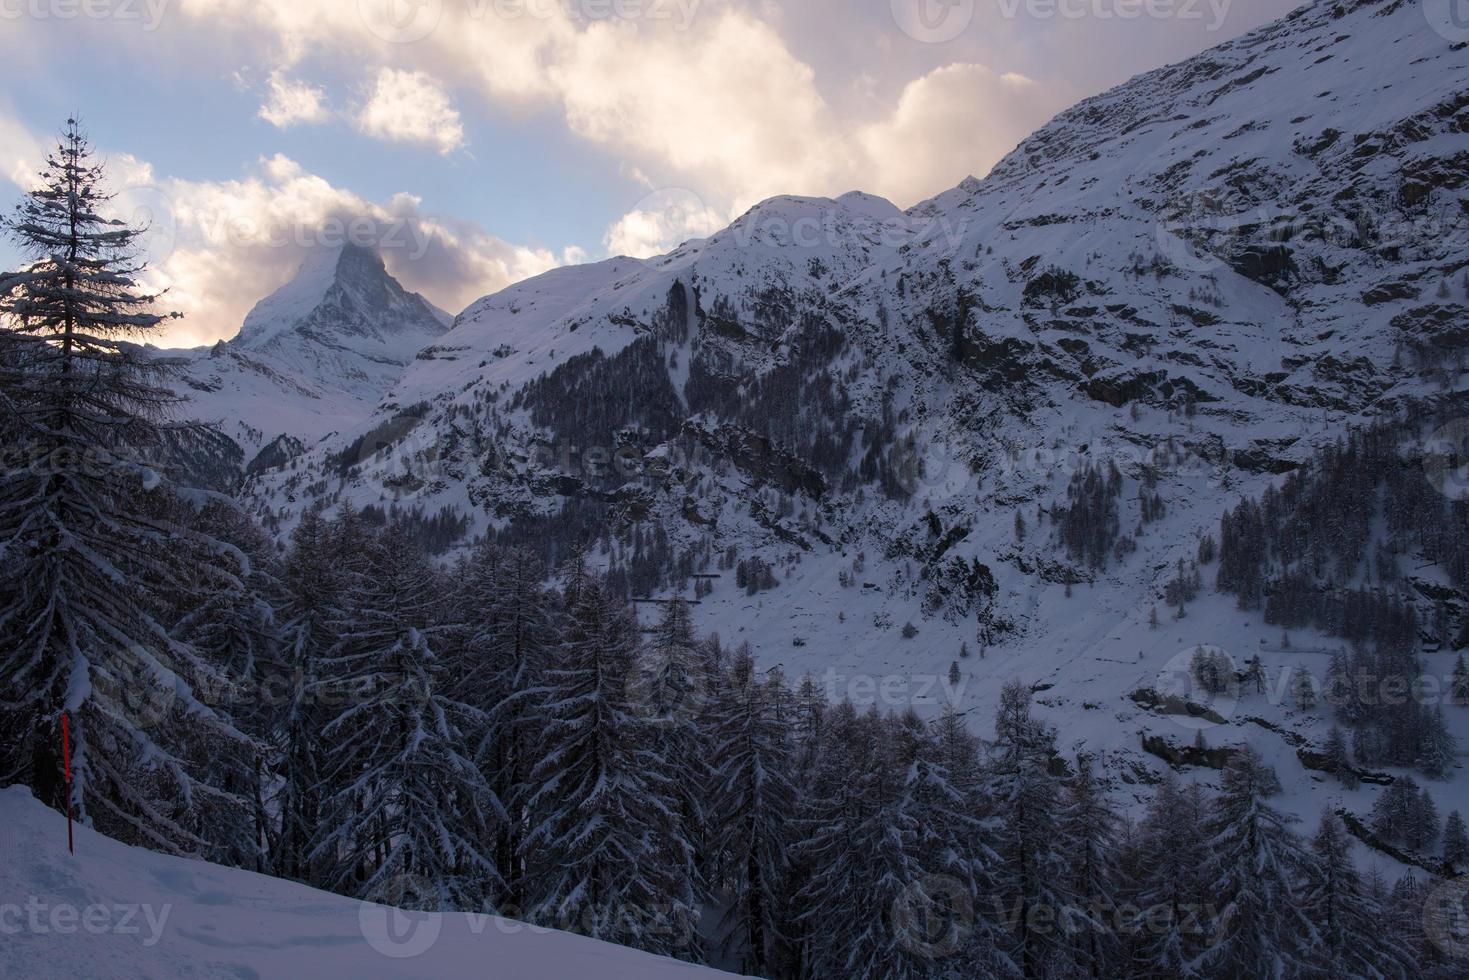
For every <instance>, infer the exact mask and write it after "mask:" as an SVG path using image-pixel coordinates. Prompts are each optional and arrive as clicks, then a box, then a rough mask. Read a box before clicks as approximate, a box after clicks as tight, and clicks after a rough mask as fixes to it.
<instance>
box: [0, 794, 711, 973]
mask: <svg viewBox="0 0 1469 980" xmlns="http://www.w3.org/2000/svg"><path fill="white" fill-rule="evenodd" d="M0 826H3V827H4V828H5V829H4V832H3V833H0V908H3V909H4V910H5V914H6V925H5V957H4V962H3V963H0V975H3V976H14V977H41V976H79V977H144V976H146V977H159V978H163V977H279V976H314V975H321V974H325V973H328V972H330V973H336V974H341V975H346V976H359V977H375V978H376V977H382V978H389V977H404V978H409V977H413V978H417V977H457V976H478V975H483V974H484V972H485V968H486V964H493V967H492V969H493V971H494V972H495V974H496V975H500V976H511V977H516V978H517V980H565V978H567V977H578V976H596V977H599V978H605V980H645V978H660V980H676V978H685V977H687V978H689V980H716V978H718V977H728V976H731V974H728V973H723V972H721V971H719V970H713V969H709V968H707V967H697V966H691V965H690V964H688V963H681V962H679V961H677V960H670V959H663V958H660V957H657V956H650V955H649V954H647V953H642V952H638V951H637V950H632V949H628V948H626V947H623V946H613V945H610V944H608V943H601V942H597V941H596V940H593V939H585V938H583V937H581V936H574V935H571V934H570V933H565V932H557V931H554V930H550V929H542V928H536V927H532V926H528V925H525V924H524V923H520V922H514V921H511V920H508V919H502V918H499V917H497V916H491V915H472V914H466V913H424V912H400V911H397V910H395V909H390V908H387V907H385V906H380V905H375V904H369V903H364V902H358V901H353V900H352V899H349V898H344V897H342V896H340V895H332V894H329V893H326V892H320V891H316V890H314V889H311V888H307V887H306V886H304V885H298V884H296V883H294V882H290V881H284V880H282V879H280V878H271V877H268V876H266V875H259V874H253V873H251V872H249V871H241V870H237V869H234V868H223V867H220V866H218V865H214V864H206V863H205V862H203V861H194V860H189V859H186V858H176V857H167V856H164V855H161V854H156V853H154V852H152V851H146V850H143V849H142V848H137V847H129V846H127V845H125V844H120V843H118V842H117V841H114V840H111V839H109V838H107V837H104V836H103V835H101V834H99V833H97V832H96V831H94V830H91V829H90V828H88V827H83V826H78V827H77V828H76V829H75V834H76V853H75V854H71V853H68V852H67V843H66V833H67V831H66V820H65V818H64V817H63V816H61V815H60V814H58V813H56V812H55V811H54V810H50V809H48V808H46V807H45V806H42V805H41V804H40V803H39V802H37V801H36V800H35V799H34V798H33V797H32V796H31V795H30V793H29V792H27V790H26V789H25V788H24V787H21V786H10V787H6V788H4V789H0Z"/></svg>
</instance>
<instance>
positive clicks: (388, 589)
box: [311, 522, 506, 908]
mask: <svg viewBox="0 0 1469 980" xmlns="http://www.w3.org/2000/svg"><path fill="white" fill-rule="evenodd" d="M364 558H365V568H364V570H363V574H362V575H361V576H359V577H358V578H357V579H356V581H355V582H354V583H353V584H352V587H351V588H350V590H349V592H348V594H347V595H345V596H344V598H343V602H342V607H343V619H342V621H341V625H340V629H341V637H340V639H339V640H338V641H337V643H336V644H335V645H334V646H333V647H332V650H331V652H330V654H329V656H328V657H327V658H326V659H325V661H324V662H323V664H322V674H323V683H324V684H329V685H330V691H331V694H332V697H331V699H330V707H331V710H332V717H331V720H330V721H328V722H327V724H326V726H325V727H324V728H323V729H322V736H323V739H324V741H325V743H326V746H327V748H326V754H325V758H324V760H323V765H322V785H323V787H324V788H325V791H326V792H325V795H324V797H323V800H322V820H321V824H320V826H319V827H318V829H317V836H316V841H315V846H314V847H313V852H312V855H311V858H312V859H313V860H321V861H323V862H325V863H327V865H328V867H329V869H330V877H329V883H330V884H331V886H332V887H334V888H336V889H337V890H339V891H342V892H345V893H349V894H356V895H360V896H362V897H364V898H379V897H386V898H390V899H392V900H393V901H395V902H398V903H403V904H416V905H420V906H422V907H428V908H478V907H480V906H481V905H482V904H483V903H484V901H485V899H486V896H487V893H488V894H493V893H494V892H493V890H494V889H498V886H499V880H498V879H499V872H498V869H497V868H496V867H495V863H494V857H493V855H492V854H491V853H490V852H489V849H488V848H487V847H486V846H485V841H486V840H487V838H488V837H489V836H490V835H488V834H486V833H485V832H484V829H483V827H482V823H483V822H484V821H488V820H504V819H506V814H505V811H504V809H503V807H501V805H500V802H499V800H497V799H496V798H495V796H494V794H493V793H492V792H491V791H490V789H489V786H488V785H487V784H486V783H485V781H484V779H483V777H482V775H481V773H480V770H479V767H478V766H477V765H475V763H474V760H473V759H472V758H471V756H470V753H469V751H468V750H467V749H466V748H465V746H466V744H467V742H468V741H469V740H468V738H467V737H466V734H465V733H466V731H468V730H470V729H471V728H473V727H478V726H481V725H483V724H484V723H485V718H484V715H483V713H482V712H479V711H476V710H475V709H472V708H470V707H469V706H467V705H465V704H463V703H462V702H460V701H456V700H454V699H453V698H452V697H450V696H449V694H448V685H447V683H446V679H445V678H444V676H443V672H442V668H441V665H440V663H439V661H438V659H437V657H436V656H435V653H434V650H433V644H432V640H431V637H432V631H433V628H434V626H435V616H436V602H437V599H438V596H439V595H440V594H441V583H440V582H439V580H438V578H437V576H436V574H435V572H434V570H433V568H432V566H431V565H430V564H429V563H428V560H427V558H426V557H425V556H424V555H423V554H422V552H421V551H420V550H419V549H418V548H417V547H416V546H415V545H414V543H413V541H412V540H411V538H410V537H409V534H408V532H407V530H406V529H405V528H404V527H403V526H402V525H401V524H400V523H397V522H394V523H391V524H389V525H388V527H387V528H386V530H385V531H384V532H383V534H382V536H381V538H380V539H379V540H377V541H375V542H373V543H372V544H371V545H370V546H369V547H368V548H367V550H366V552H365V555H364ZM405 881H406V882H409V883H411V888H410V887H405V885H404V882H405Z"/></svg>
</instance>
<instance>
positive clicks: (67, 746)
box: [61, 711, 77, 854]
mask: <svg viewBox="0 0 1469 980" xmlns="http://www.w3.org/2000/svg"><path fill="white" fill-rule="evenodd" d="M61 759H62V762H63V764H64V765H65V766H66V849H67V851H68V852H70V853H72V854H75V853H76V852H77V849H76V845H75V843H73V841H72V836H71V716H70V715H69V714H67V713H66V712H65V711H63V712H62V713H61Z"/></svg>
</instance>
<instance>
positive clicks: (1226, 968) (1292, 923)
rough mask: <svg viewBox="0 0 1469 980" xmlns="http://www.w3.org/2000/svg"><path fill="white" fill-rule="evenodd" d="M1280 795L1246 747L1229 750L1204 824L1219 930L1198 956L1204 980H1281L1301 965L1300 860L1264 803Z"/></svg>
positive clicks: (1279, 816)
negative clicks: (1221, 979)
mask: <svg viewBox="0 0 1469 980" xmlns="http://www.w3.org/2000/svg"><path fill="white" fill-rule="evenodd" d="M1280 791H1281V786H1280V779H1279V777H1278V776H1276V774H1275V770H1274V769H1272V768H1271V767H1270V766H1269V765H1268V764H1266V762H1265V761H1264V760H1263V759H1262V758H1260V754H1259V753H1258V752H1257V751H1256V750H1255V748H1254V747H1253V746H1250V745H1245V746H1242V747H1240V748H1238V749H1236V750H1235V751H1234V753H1233V755H1232V756H1231V758H1230V760H1229V765H1228V766H1227V767H1226V768H1225V770H1224V777H1223V779H1222V780H1221V784H1220V790H1219V795H1218V797H1216V799H1215V801H1214V806H1213V811H1212V813H1211V814H1210V816H1209V820H1208V823H1207V825H1206V826H1207V832H1208V836H1209V842H1208V858H1207V861H1206V864H1205V870H1206V873H1207V875H1208V887H1209V888H1210V889H1211V891H1212V892H1213V894H1214V895H1216V896H1217V901H1218V903H1219V910H1220V915H1221V916H1222V925H1223V929H1222V935H1220V936H1219V937H1217V939H1218V941H1216V942H1212V943H1211V944H1210V945H1209V946H1208V948H1206V949H1205V950H1204V952H1203V953H1202V955H1201V956H1200V957H1199V962H1201V963H1202V964H1203V965H1204V966H1205V967H1206V969H1207V972H1208V974H1209V975H1211V976H1240V977H1287V976H1292V975H1294V974H1295V973H1296V971H1299V970H1301V969H1303V968H1305V967H1306V966H1307V965H1308V952H1307V949H1306V947H1305V945H1304V943H1305V937H1306V936H1308V935H1309V934H1310V923H1309V922H1308V921H1307V920H1306V919H1305V916H1304V913H1303V910H1302V908H1301V905H1300V895H1299V893H1298V889H1297V887H1296V882H1297V881H1298V880H1299V879H1300V875H1301V872H1302V870H1303V868H1304V866H1305V864H1306V861H1307V858H1306V853H1305V850H1304V848H1303V847H1302V846H1301V842H1300V840H1299V839H1298V838H1297V837H1296V835H1295V834H1294V833H1293V832H1292V831H1291V828H1290V824H1291V820H1292V818H1291V817H1289V816H1287V815H1286V814H1284V813H1282V812H1281V811H1279V810H1277V809H1276V808H1274V807H1273V806H1271V805H1270V803H1269V802H1268V801H1269V800H1270V799H1271V798H1272V797H1274V796H1276V795H1278V794H1279V793H1280Z"/></svg>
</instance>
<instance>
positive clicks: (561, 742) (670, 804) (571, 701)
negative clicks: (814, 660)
mask: <svg viewBox="0 0 1469 980" xmlns="http://www.w3.org/2000/svg"><path fill="white" fill-rule="evenodd" d="M569 582H570V583H571V586H572V587H569V588H568V589H567V593H568V600H569V601H568V607H569V608H568V609H567V623H566V634H565V638H564V640H563V642H562V645H561V649H560V650H559V651H557V652H556V654H555V655H554V657H553V662H552V664H551V666H550V668H549V669H548V670H547V671H546V672H545V674H544V677H543V680H542V686H543V687H544V688H545V694H544V696H543V700H542V705H541V708H540V709H539V716H538V717H536V718H535V719H534V721H533V722H532V724H533V725H534V728H535V731H536V732H537V733H538V736H539V741H538V746H537V748H538V756H537V759H536V763H535V766H534V767H533V769H532V771H531V776H530V779H531V784H532V785H531V792H530V794H529V796H528V798H527V800H526V807H527V812H528V816H529V821H530V822H529V829H528V830H527V833H526V835H525V839H524V843H523V845H522V854H521V856H522V859H523V860H524V861H525V863H526V871H527V875H528V883H527V895H528V902H529V908H528V914H529V915H530V916H531V917H532V918H533V919H535V920H536V921H539V922H541V923H543V924H545V925H551V926H555V927H557V928H563V929H569V930H571V931H574V932H579V933H582V934H584V935H588V936H592V937H594V938H597V939H605V940H608V941H611V942H618V943H622V944H623V945H628V946H636V947H638V948H639V949H645V950H648V951H649V952H656V953H664V954H668V955H673V956H680V957H684V958H696V957H697V956H698V949H697V946H696V941H695V939H696V937H695V934H694V932H695V924H696V922H697V915H698V912H697V907H696V894H695V888H694V881H693V876H692V873H691V866H692V860H693V848H692V847H691V846H690V844H689V842H688V840H687V839H686V838H685V836H684V828H683V826H682V825H681V823H680V821H679V809H678V803H677V795H676V793H675V791H674V786H673V781H674V779H675V778H677V774H675V773H674V772H673V771H672V770H671V769H670V767H669V765H668V764H667V761H666V760H664V759H663V758H662V757H660V756H659V754H658V751H657V748H658V741H657V739H656V738H655V731H654V728H653V726H652V724H651V723H650V722H649V721H648V720H647V719H646V718H645V717H644V716H643V715H642V714H641V712H640V711H639V710H637V706H636V705H634V704H633V703H632V702H631V699H630V697H629V694H628V681H629V677H630V674H631V672H632V670H633V662H634V658H635V656H636V651H637V623H636V621H635V620H634V619H633V617H632V615H631V613H630V612H629V611H628V610H627V609H625V608H623V607H622V606H621V605H620V604H619V603H618V602H617V601H616V600H614V599H613V598H612V597H611V596H609V595H608V594H607V593H606V591H605V590H604V589H603V588H602V586H601V585H600V584H599V583H597V582H596V581H595V580H594V579H593V578H592V576H591V575H590V573H588V572H587V571H586V570H585V569H582V568H573V569H572V570H571V572H570V575H569Z"/></svg>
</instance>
